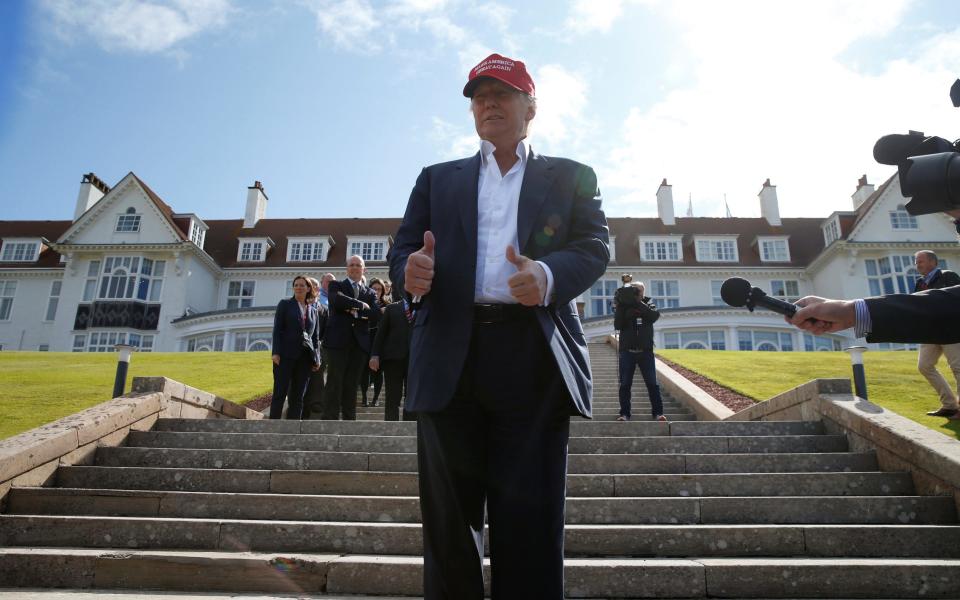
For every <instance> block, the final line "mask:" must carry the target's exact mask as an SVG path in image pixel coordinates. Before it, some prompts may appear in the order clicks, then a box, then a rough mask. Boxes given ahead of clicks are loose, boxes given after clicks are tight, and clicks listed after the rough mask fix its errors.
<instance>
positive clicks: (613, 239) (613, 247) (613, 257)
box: [607, 235, 617, 262]
mask: <svg viewBox="0 0 960 600" xmlns="http://www.w3.org/2000/svg"><path fill="white" fill-rule="evenodd" d="M607 250H609V251H610V262H617V236H615V235H611V236H610V243H609V244H608V245H607Z"/></svg>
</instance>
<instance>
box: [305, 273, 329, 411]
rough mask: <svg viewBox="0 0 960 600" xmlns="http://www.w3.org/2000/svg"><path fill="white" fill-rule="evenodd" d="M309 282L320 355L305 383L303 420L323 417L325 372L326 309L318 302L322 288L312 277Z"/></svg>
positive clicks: (308, 278)
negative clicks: (317, 366) (317, 365)
mask: <svg viewBox="0 0 960 600" xmlns="http://www.w3.org/2000/svg"><path fill="white" fill-rule="evenodd" d="M307 281H309V282H310V289H311V290H312V291H313V306H314V307H315V308H316V309H317V328H318V330H319V332H320V348H318V349H317V352H318V353H319V355H320V366H319V368H318V369H317V370H316V371H314V372H313V374H311V375H310V381H309V382H308V383H307V392H306V394H304V396H303V418H304V419H311V418H313V419H319V418H320V417H321V416H322V415H323V386H324V379H323V376H324V371H326V366H327V365H326V360H325V359H324V357H323V334H324V333H325V332H326V330H327V307H326V305H324V304H323V303H322V302H320V292H322V291H323V286H322V284H321V283H320V281H318V280H317V279H316V278H314V277H307Z"/></svg>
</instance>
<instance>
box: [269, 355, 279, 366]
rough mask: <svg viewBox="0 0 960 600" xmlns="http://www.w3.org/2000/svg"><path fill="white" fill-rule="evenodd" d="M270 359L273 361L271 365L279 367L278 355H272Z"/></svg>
mask: <svg viewBox="0 0 960 600" xmlns="http://www.w3.org/2000/svg"><path fill="white" fill-rule="evenodd" d="M270 359H271V360H273V364H275V365H277V366H280V355H279V354H274V355H273V356H271V357H270Z"/></svg>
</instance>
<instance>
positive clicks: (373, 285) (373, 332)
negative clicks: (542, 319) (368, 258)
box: [360, 277, 389, 406]
mask: <svg viewBox="0 0 960 600" xmlns="http://www.w3.org/2000/svg"><path fill="white" fill-rule="evenodd" d="M370 289H371V290H373V291H374V293H376V295H377V307H378V308H379V309H380V312H381V313H382V312H383V309H384V308H386V307H387V304H389V303H388V302H386V301H385V299H384V297H385V294H386V291H387V288H386V286H385V285H384V284H383V280H381V279H378V278H376V277H372V278H371V279H370ZM371 308H373V307H371ZM376 337H377V328H376V327H371V328H370V341H371V342H372V341H373V340H374V338H376ZM369 362H370V357H369V356H368V357H367V363H368V364H369ZM371 381H372V382H373V402H372V403H369V404H368V403H367V390H369V389H370V382H371ZM382 387H383V372H382V371H374V370H372V369H370V368H369V366H368V367H367V368H365V369H364V370H363V373H361V375H360V396H361V397H362V399H363V402H362V406H376V405H377V401H378V400H379V398H380V388H382Z"/></svg>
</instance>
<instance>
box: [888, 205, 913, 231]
mask: <svg viewBox="0 0 960 600" xmlns="http://www.w3.org/2000/svg"><path fill="white" fill-rule="evenodd" d="M890 227H892V228H894V229H918V225H917V218H916V217H915V216H913V215H911V214H910V213H908V212H907V209H906V208H904V206H903V205H902V204H898V205H897V209H896V210H891V211H890Z"/></svg>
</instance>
